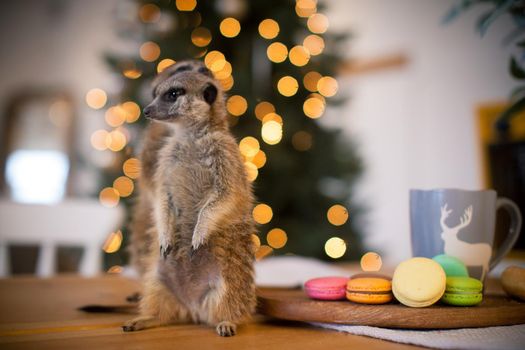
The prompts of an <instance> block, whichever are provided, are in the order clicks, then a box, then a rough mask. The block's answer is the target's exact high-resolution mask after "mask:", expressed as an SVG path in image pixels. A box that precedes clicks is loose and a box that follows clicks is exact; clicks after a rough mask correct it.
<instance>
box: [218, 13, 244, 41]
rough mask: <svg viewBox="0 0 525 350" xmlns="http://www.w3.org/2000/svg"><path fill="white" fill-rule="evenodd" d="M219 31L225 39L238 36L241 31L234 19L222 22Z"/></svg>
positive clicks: (239, 25)
mask: <svg viewBox="0 0 525 350" xmlns="http://www.w3.org/2000/svg"><path fill="white" fill-rule="evenodd" d="M219 30H220V31H221V34H222V35H224V36H225V37H227V38H234V37H236V36H237V35H239V33H240V31H241V24H240V23H239V21H238V20H236V19H235V18H233V17H228V18H225V19H223V20H222V22H221V24H220V25H219Z"/></svg>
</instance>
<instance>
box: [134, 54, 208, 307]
mask: <svg viewBox="0 0 525 350" xmlns="http://www.w3.org/2000/svg"><path fill="white" fill-rule="evenodd" d="M183 71H194V72H198V73H201V74H204V75H206V76H208V77H210V78H213V74H212V73H211V71H210V70H209V69H208V68H206V66H205V65H204V64H203V63H202V62H200V61H188V60H187V61H180V62H178V63H177V64H174V65H172V66H170V67H168V68H166V69H164V70H163V71H162V72H161V73H159V74H158V75H157V76H156V77H155V78H154V79H153V82H152V84H151V85H152V91H155V88H156V87H157V86H158V85H159V84H160V83H161V82H163V81H165V80H166V79H168V78H170V77H172V76H173V75H175V74H177V73H179V72H183ZM170 134H171V132H170V127H169V126H168V125H167V124H166V123H150V124H149V125H148V126H147V127H146V128H145V131H144V135H143V137H142V139H143V142H142V150H141V152H140V161H141V164H142V166H141V174H140V179H139V182H138V195H137V196H136V198H135V203H134V205H133V208H132V212H133V214H132V217H131V224H130V231H131V232H132V235H131V239H130V244H129V246H128V252H129V254H130V264H131V265H132V266H133V267H134V268H135V270H136V271H137V273H138V274H139V276H140V277H143V276H144V274H145V273H146V271H147V270H148V266H149V265H150V264H151V261H150V260H151V259H152V258H153V259H154V254H152V249H156V248H155V243H156V241H157V240H158V234H157V232H156V230H155V225H154V223H153V216H152V215H151V213H152V211H153V204H152V202H153V197H154V195H153V192H154V188H155V186H154V185H153V181H154V179H153V176H154V173H155V169H157V160H158V153H159V150H160V149H161V147H162V146H163V145H164V143H165V140H166V137H167V136H169V135H170ZM128 299H129V300H130V301H138V299H140V294H139V293H135V294H134V295H133V296H130V297H129V298H128Z"/></svg>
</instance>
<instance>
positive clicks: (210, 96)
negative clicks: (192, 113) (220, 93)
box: [202, 84, 217, 106]
mask: <svg viewBox="0 0 525 350" xmlns="http://www.w3.org/2000/svg"><path fill="white" fill-rule="evenodd" d="M202 96H203V97H204V101H206V102H207V103H208V104H209V105H210V106H211V105H212V104H213V102H215V100H216V99H217V88H216V87H215V86H214V85H213V84H208V86H206V88H205V89H204V92H203V93H202Z"/></svg>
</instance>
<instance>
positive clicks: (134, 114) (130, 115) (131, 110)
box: [121, 101, 140, 123]
mask: <svg viewBox="0 0 525 350" xmlns="http://www.w3.org/2000/svg"><path fill="white" fill-rule="evenodd" d="M121 108H122V110H123V111H124V115H125V116H126V122H127V123H134V122H136V121H137V120H138V119H139V117H140V107H139V105H138V104H136V103H135V102H133V101H126V102H124V103H123V104H121Z"/></svg>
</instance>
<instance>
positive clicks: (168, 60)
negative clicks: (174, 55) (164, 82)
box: [157, 58, 176, 73]
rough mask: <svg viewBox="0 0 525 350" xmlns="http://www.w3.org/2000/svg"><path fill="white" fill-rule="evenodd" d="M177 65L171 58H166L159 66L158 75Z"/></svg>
mask: <svg viewBox="0 0 525 350" xmlns="http://www.w3.org/2000/svg"><path fill="white" fill-rule="evenodd" d="M175 63H176V62H175V60H172V59H171V58H165V59H163V60H161V61H160V62H159V64H157V73H161V72H162V71H163V70H164V69H166V68H168V67H169V66H172V65H174V64H175Z"/></svg>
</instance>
